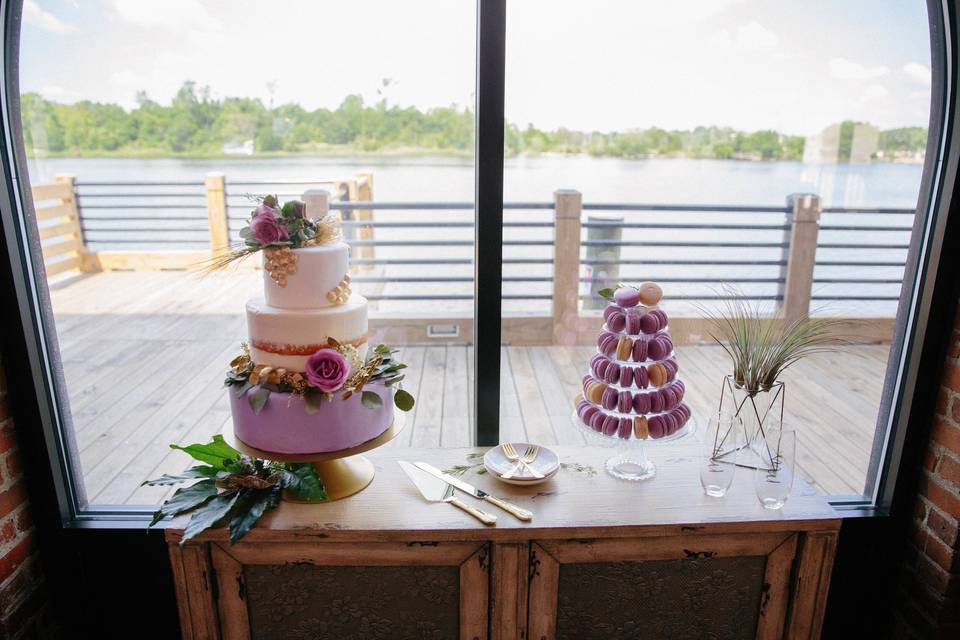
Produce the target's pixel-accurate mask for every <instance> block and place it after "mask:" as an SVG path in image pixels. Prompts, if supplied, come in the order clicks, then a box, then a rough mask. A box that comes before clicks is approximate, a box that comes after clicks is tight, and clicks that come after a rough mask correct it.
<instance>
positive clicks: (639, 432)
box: [633, 416, 650, 440]
mask: <svg viewBox="0 0 960 640" xmlns="http://www.w3.org/2000/svg"><path fill="white" fill-rule="evenodd" d="M633 435H634V436H636V437H637V438H638V439H639V440H646V439H647V437H649V435H650V427H649V425H647V417H646V416H637V417H635V418H634V419H633Z"/></svg>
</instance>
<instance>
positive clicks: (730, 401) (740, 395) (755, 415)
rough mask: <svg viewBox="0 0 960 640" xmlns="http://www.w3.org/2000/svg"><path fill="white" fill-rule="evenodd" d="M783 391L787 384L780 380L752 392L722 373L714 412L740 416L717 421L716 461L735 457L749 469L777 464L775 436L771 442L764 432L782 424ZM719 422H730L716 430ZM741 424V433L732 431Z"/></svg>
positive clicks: (739, 463)
mask: <svg viewBox="0 0 960 640" xmlns="http://www.w3.org/2000/svg"><path fill="white" fill-rule="evenodd" d="M785 394H786V386H785V385H784V384H783V383H782V382H775V383H774V384H773V385H771V386H770V388H769V389H764V390H760V391H757V392H756V393H752V394H751V393H748V392H747V390H746V389H744V388H743V387H742V386H741V385H738V384H737V383H736V381H735V380H734V377H733V376H732V375H727V376H724V379H723V386H722V387H721V389H720V405H719V407H718V408H717V416H718V417H722V416H724V414H728V415H732V416H733V417H734V418H739V419H734V420H730V421H723V420H721V421H719V422H718V433H716V434H714V437H715V438H716V440H715V442H716V443H717V447H716V449H717V453H716V455H715V458H716V459H717V460H719V461H725V459H729V460H731V461H732V460H734V459H735V460H736V465H737V466H738V467H746V468H749V469H767V470H769V469H772V468H774V467H775V466H777V461H778V460H779V452H778V451H777V450H776V449H777V446H776V442H777V440H773V444H771V440H770V439H769V438H767V433H768V432H769V431H771V430H775V429H779V428H780V427H781V425H782V424H783V401H784V395H785ZM720 424H727V425H729V426H728V427H727V428H726V429H725V432H724V433H719V425H720ZM741 428H742V429H743V432H742V433H733V430H734V429H741ZM734 452H736V455H735V456H734V455H733V454H734Z"/></svg>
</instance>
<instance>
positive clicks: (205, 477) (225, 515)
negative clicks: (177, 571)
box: [143, 435, 327, 544]
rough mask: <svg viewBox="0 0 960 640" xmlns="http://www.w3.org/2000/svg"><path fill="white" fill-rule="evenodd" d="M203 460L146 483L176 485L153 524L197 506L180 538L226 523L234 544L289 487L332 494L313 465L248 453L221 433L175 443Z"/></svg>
mask: <svg viewBox="0 0 960 640" xmlns="http://www.w3.org/2000/svg"><path fill="white" fill-rule="evenodd" d="M170 448H171V449H178V450H180V451H183V452H184V453H186V454H188V455H189V456H190V457H192V458H193V459H194V460H197V461H199V462H201V463H203V464H200V465H197V466H194V467H190V468H189V469H187V470H186V471H184V472H183V473H179V474H176V475H170V474H164V475H162V476H161V477H159V478H156V479H154V480H147V481H146V482H144V483H143V484H144V485H149V486H170V485H174V484H179V483H181V482H191V481H192V484H190V486H187V487H183V488H181V489H177V490H176V491H175V492H174V494H173V495H172V496H170V498H169V499H167V500H166V501H165V502H164V503H163V504H162V505H160V508H159V509H158V510H157V511H156V512H155V513H154V514H153V520H151V521H150V525H149V526H151V527H152V526H154V525H155V524H157V523H158V522H160V521H161V520H163V519H164V518H166V517H168V516H176V515H179V514H181V513H187V512H192V515H191V516H190V520H189V521H188V522H187V525H186V526H185V527H184V530H183V537H182V538H181V539H180V544H183V543H184V542H186V541H187V540H189V539H191V538H193V537H195V536H197V535H199V534H200V533H202V532H204V531H206V530H207V529H211V528H213V527H218V526H223V525H227V526H228V527H229V529H230V544H233V543H235V542H236V541H237V540H239V539H240V538H242V537H243V536H244V535H245V534H246V533H247V532H248V531H249V530H250V529H251V527H253V525H255V524H256V523H257V521H258V520H259V519H260V517H261V516H262V515H263V514H264V513H266V512H268V511H270V510H272V509H275V508H276V507H277V505H278V504H280V499H281V495H282V492H283V490H284V489H286V490H287V491H290V492H291V493H293V494H294V495H295V496H296V497H297V498H298V499H300V500H309V501H313V502H316V501H322V500H326V499H327V492H326V489H325V488H324V486H323V481H322V480H321V479H320V476H319V475H317V471H316V469H315V468H314V467H313V465H311V464H308V463H304V464H286V463H279V462H267V461H264V460H260V459H259V458H251V457H249V456H245V455H243V454H242V453H240V452H239V451H237V450H236V449H234V448H233V447H231V446H230V445H229V444H227V443H226V442H225V441H224V439H223V436H220V435H216V436H214V437H213V440H211V441H210V442H209V443H207V444H191V445H188V446H186V447H181V446H179V445H176V444H172V445H170Z"/></svg>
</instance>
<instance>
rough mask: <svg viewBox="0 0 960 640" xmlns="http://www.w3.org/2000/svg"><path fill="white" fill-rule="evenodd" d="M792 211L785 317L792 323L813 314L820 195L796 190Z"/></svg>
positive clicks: (790, 199)
mask: <svg viewBox="0 0 960 640" xmlns="http://www.w3.org/2000/svg"><path fill="white" fill-rule="evenodd" d="M787 206H788V207H789V208H790V209H791V211H792V214H791V215H792V225H791V227H790V245H789V251H788V254H787V273H786V278H785V282H784V285H783V317H784V320H785V321H786V322H787V323H788V324H789V323H791V322H794V321H796V320H801V319H803V318H805V317H807V315H809V313H810V296H811V295H812V290H813V269H814V267H815V266H816V263H817V236H818V235H819V232H820V209H821V207H820V196H818V195H815V194H812V193H795V194H791V195H789V196H787Z"/></svg>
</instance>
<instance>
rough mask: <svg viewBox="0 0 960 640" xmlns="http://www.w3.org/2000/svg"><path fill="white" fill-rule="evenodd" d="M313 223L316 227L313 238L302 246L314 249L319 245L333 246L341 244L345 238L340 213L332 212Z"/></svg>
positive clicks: (314, 220)
mask: <svg viewBox="0 0 960 640" xmlns="http://www.w3.org/2000/svg"><path fill="white" fill-rule="evenodd" d="M311 222H312V223H313V227H314V228H313V238H311V239H310V240H307V241H305V242H304V243H303V245H302V246H304V247H312V246H314V245H318V244H333V243H334V242H340V240H341V239H342V238H343V231H342V229H341V220H340V213H339V212H336V211H331V212H330V213H328V214H326V215H325V216H323V217H322V218H314V219H313V220H311Z"/></svg>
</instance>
